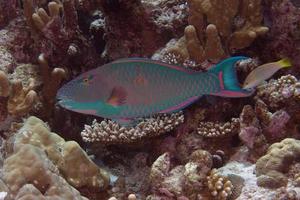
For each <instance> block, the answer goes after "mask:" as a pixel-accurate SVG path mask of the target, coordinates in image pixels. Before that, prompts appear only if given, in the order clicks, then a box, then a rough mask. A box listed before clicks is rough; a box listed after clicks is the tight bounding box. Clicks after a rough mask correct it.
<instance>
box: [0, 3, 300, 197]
mask: <svg viewBox="0 0 300 200" xmlns="http://www.w3.org/2000/svg"><path fill="white" fill-rule="evenodd" d="M299 6H300V5H299V3H298V2H297V1H296V0H273V1H271V0H265V1H261V0H243V1H241V0H231V1H229V0H127V1H126V0H49V1H46V0H0V199H5V200H6V199H7V200H12V199H19V200H21V199H22V200H23V199H43V200H46V199H49V200H50V199H64V200H68V199H70V200H71V199H72V200H73V199H74V200H87V199H90V200H99V199H109V200H121V199H126V200H127V199H128V200H137V199H138V200H140V199H147V200H200V199H224V200H225V199H226V200H232V199H237V200H245V199H251V200H261V199H282V200H283V199H295V200H296V199H300V187H299V185H300V163H299V158H300V143H299V139H300V136H299V133H300V125H299V121H300V114H299V113H300V112H299V111H300V106H299V105H300V104H299V100H300V82H299V65H300V60H299V59H300V57H299V56H298V55H299V49H300V48H299V47H300V43H299V41H300V34H299V33H300V17H299V16H300V8H299ZM233 55H237V56H239V55H241V56H247V57H251V59H247V60H244V61H242V62H238V63H237V64H236V69H237V76H238V81H239V82H240V83H241V84H242V82H243V80H244V79H245V77H246V76H247V75H248V74H249V73H250V72H251V71H252V70H254V69H255V68H256V67H258V66H259V65H261V64H263V63H266V62H271V61H273V60H278V59H279V58H286V57H287V58H289V59H290V60H291V62H292V64H293V66H292V67H290V68H288V69H284V70H281V71H278V72H277V73H276V74H274V76H273V79H271V80H269V81H267V82H264V83H262V84H261V85H259V86H258V87H257V88H256V91H255V92H254V93H253V96H249V97H247V98H223V97H215V96H211V95H207V96H205V97H203V98H201V99H199V101H197V102H195V103H193V104H192V105H190V106H189V107H186V108H185V109H184V111H180V112H178V113H172V114H157V115H153V116H149V118H141V119H135V120H136V121H134V122H132V124H129V125H119V124H118V123H117V121H113V120H110V119H102V118H96V119H95V118H94V116H90V115H84V114H80V113H76V112H71V111H68V110H66V109H62V108H61V107H59V104H58V103H57V101H56V93H57V91H58V89H59V87H60V86H61V85H62V84H63V82H65V81H69V80H71V79H73V78H74V77H75V76H77V75H79V74H80V73H83V72H86V71H88V70H90V69H95V68H96V67H100V66H101V65H103V64H105V63H107V62H110V61H113V60H115V59H118V58H123V57H124V58H127V57H142V58H150V57H151V58H152V59H154V60H160V61H163V62H166V63H169V64H171V65H172V64H176V65H181V66H183V67H185V68H191V69H192V70H195V71H200V72H204V71H206V70H207V69H209V68H210V67H211V66H212V65H214V64H216V63H217V62H219V61H221V60H222V59H224V58H227V57H230V56H233ZM196 73H197V72H196ZM113 81H114V80H111V82H109V84H113V83H114V82H113ZM224 81H226V80H224ZM99 84H100V83H99ZM109 86H110V85H109ZM33 115H34V116H33ZM41 119H43V121H42V120H41ZM51 130H52V131H53V132H52V131H51ZM150 138H151V139H150Z"/></svg>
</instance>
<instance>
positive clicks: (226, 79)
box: [57, 57, 251, 120]
mask: <svg viewBox="0 0 300 200" xmlns="http://www.w3.org/2000/svg"><path fill="white" fill-rule="evenodd" d="M243 59H248V58H247V57H231V58H228V59H225V60H224V61H222V62H221V63H219V64H217V65H216V66H214V67H213V68H211V69H210V70H209V71H207V72H196V71H193V70H189V69H185V68H183V67H180V66H175V65H169V64H166V63H162V62H159V61H154V60H150V59H142V58H133V59H121V60H117V61H115V62H112V63H108V64H106V65H103V66H101V67H98V68H96V69H93V70H91V71H88V72H86V73H83V74H82V75H80V76H79V77H77V78H75V79H73V80H72V81H70V82H69V83H67V84H66V85H64V86H63V87H62V88H61V89H60V90H59V91H58V94H57V98H58V99H59V104H60V105H61V106H62V107H65V108H67V109H70V110H73V111H76V112H80V113H86V114H91V115H96V116H100V117H103V118H109V119H115V120H122V119H124V120H127V119H129V120H130V119H134V118H139V117H146V116H151V115H153V114H156V113H170V112H176V111H178V110H182V109H183V108H185V107H186V106H188V105H190V104H191V103H193V102H195V101H196V100H197V99H199V98H200V97H201V96H203V95H216V96H224V97H245V96H249V95H251V93H250V92H249V91H247V90H244V89H242V88H240V86H239V83H238V81H237V78H236V71H235V63H236V62H237V61H240V60H243Z"/></svg>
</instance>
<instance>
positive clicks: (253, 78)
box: [243, 58, 292, 89]
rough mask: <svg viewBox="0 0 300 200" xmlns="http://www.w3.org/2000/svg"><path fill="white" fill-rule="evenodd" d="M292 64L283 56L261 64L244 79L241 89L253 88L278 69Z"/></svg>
mask: <svg viewBox="0 0 300 200" xmlns="http://www.w3.org/2000/svg"><path fill="white" fill-rule="evenodd" d="M291 65H292V64H291V62H290V60H289V59H287V58H284V59H281V60H279V61H277V62H271V63H266V64H263V65H261V66H259V67H257V68H256V69H254V70H253V71H252V72H251V73H250V74H249V75H248V76H247V78H246V79H245V81H244V84H243V89H253V88H255V87H256V86H258V85H260V84H261V83H262V82H263V81H265V80H267V79H268V78H270V77H271V76H272V75H273V74H275V73H276V72H277V71H278V70H280V69H281V68H285V67H290V66H291Z"/></svg>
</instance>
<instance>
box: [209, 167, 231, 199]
mask: <svg viewBox="0 0 300 200" xmlns="http://www.w3.org/2000/svg"><path fill="white" fill-rule="evenodd" d="M217 172H218V171H217V170H216V169H212V170H211V172H210V174H209V176H207V185H208V189H209V190H210V192H211V195H212V196H213V197H214V198H215V199H220V200H226V199H229V198H230V195H231V194H232V191H233V185H232V183H231V181H230V180H229V179H228V178H227V177H225V176H222V175H219V174H218V173H217Z"/></svg>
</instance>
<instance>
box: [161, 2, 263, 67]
mask: <svg viewBox="0 0 300 200" xmlns="http://www.w3.org/2000/svg"><path fill="white" fill-rule="evenodd" d="M188 7H189V17H188V22H189V25H188V26H187V27H186V28H185V31H184V36H183V37H182V38H180V39H179V40H178V42H177V43H176V44H175V45H173V46H171V47H170V48H169V49H168V50H167V52H169V53H172V54H175V55H176V57H177V58H178V60H179V62H180V63H183V62H184V61H185V60H193V61H196V63H198V64H201V63H203V62H205V61H212V62H218V61H219V60H220V59H222V58H224V57H227V56H229V55H230V54H231V53H233V51H235V50H239V49H243V48H245V47H248V46H249V45H250V44H251V43H252V42H253V41H254V40H255V39H256V38H257V37H258V36H260V35H264V34H265V33H266V32H267V31H268V28H267V27H264V26H263V25H261V22H262V14H261V1H260V0H252V1H243V2H241V1H233V2H229V1H214V0H211V1H196V0H189V1H188Z"/></svg>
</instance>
